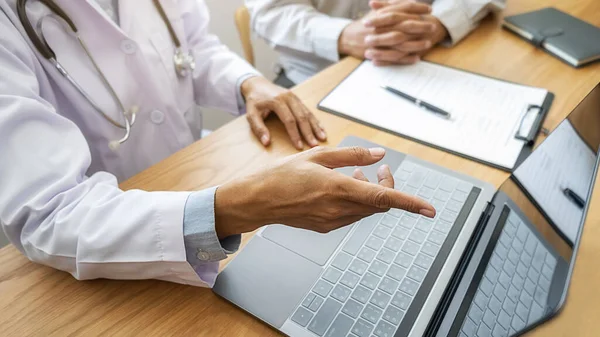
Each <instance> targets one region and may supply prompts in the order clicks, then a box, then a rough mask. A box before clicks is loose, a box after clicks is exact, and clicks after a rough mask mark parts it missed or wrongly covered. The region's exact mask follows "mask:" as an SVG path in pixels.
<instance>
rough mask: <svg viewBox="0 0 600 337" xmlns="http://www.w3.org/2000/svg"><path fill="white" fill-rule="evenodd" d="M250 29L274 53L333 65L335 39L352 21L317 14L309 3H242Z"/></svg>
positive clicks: (250, 0)
mask: <svg viewBox="0 0 600 337" xmlns="http://www.w3.org/2000/svg"><path fill="white" fill-rule="evenodd" d="M245 3H246V7H248V10H249V11H250V15H251V17H252V29H253V30H254V32H255V33H256V34H258V35H259V36H260V37H262V38H263V39H265V40H266V41H267V43H269V44H270V45H271V46H272V47H273V48H275V49H276V50H285V51H286V52H292V51H293V52H296V53H299V54H311V55H317V56H319V57H321V58H324V59H326V60H329V61H332V62H337V61H339V59H340V53H339V51H338V40H339V38H340V35H341V34H342V31H343V30H344V28H346V26H347V25H349V24H350V23H351V22H352V20H350V19H347V18H340V17H332V16H329V15H326V14H324V13H321V12H319V11H317V9H316V8H315V7H314V6H313V5H312V2H311V1H310V0H284V1H280V0H279V1H278V0H246V1H245Z"/></svg>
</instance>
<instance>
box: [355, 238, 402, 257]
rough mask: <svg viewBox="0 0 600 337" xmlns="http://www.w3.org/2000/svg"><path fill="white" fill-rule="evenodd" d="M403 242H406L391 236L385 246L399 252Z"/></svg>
mask: <svg viewBox="0 0 600 337" xmlns="http://www.w3.org/2000/svg"><path fill="white" fill-rule="evenodd" d="M403 243H404V242H402V241H400V240H398V239H396V238H394V237H389V238H388V239H387V241H386V242H385V244H384V245H383V246H384V247H385V248H387V249H390V250H392V251H394V252H398V251H399V250H400V248H402V244H403ZM359 254H360V253H359ZM368 262H371V261H368Z"/></svg>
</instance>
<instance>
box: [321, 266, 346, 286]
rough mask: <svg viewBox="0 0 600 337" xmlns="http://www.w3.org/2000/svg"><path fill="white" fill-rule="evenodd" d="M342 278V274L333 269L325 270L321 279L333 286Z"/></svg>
mask: <svg viewBox="0 0 600 337" xmlns="http://www.w3.org/2000/svg"><path fill="white" fill-rule="evenodd" d="M341 276H342V272H341V271H339V270H337V269H334V268H331V267H330V268H327V270H326V271H325V272H324V273H323V276H322V278H323V279H325V280H327V281H329V282H331V283H333V284H335V283H337V281H338V280H339V279H340V277H341Z"/></svg>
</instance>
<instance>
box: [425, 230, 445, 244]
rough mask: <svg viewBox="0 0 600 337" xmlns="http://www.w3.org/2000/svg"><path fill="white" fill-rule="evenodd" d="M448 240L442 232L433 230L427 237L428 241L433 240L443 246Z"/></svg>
mask: <svg viewBox="0 0 600 337" xmlns="http://www.w3.org/2000/svg"><path fill="white" fill-rule="evenodd" d="M445 240H446V235H445V234H444V233H442V232H438V231H431V233H429V236H428V237H427V241H431V242H433V243H435V244H437V245H439V246H441V245H442V244H443V243H444V241H445Z"/></svg>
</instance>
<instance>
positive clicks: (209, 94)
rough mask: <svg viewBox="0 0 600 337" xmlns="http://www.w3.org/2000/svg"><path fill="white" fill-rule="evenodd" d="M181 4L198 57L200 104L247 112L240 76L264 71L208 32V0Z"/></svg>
mask: <svg viewBox="0 0 600 337" xmlns="http://www.w3.org/2000/svg"><path fill="white" fill-rule="evenodd" d="M178 5H179V10H180V13H181V15H182V19H183V25H184V30H185V34H186V39H187V43H188V46H189V48H190V49H191V50H192V52H193V54H194V57H195V59H196V70H195V71H194V93H195V98H196V103H197V104H198V105H200V106H204V107H210V108H217V109H222V110H225V111H227V112H230V113H232V114H240V113H243V112H244V108H243V106H239V97H240V96H239V94H240V92H239V91H240V84H241V83H240V79H241V78H242V77H246V78H248V77H251V76H259V75H260V73H259V72H258V71H257V70H256V69H254V68H253V67H252V66H251V65H250V64H248V62H246V61H245V60H244V59H242V58H241V57H239V56H238V55H237V54H235V53H233V52H232V51H230V50H229V49H228V48H227V47H226V46H225V45H223V44H222V43H221V41H220V40H219V38H218V37H217V36H215V35H213V34H210V33H209V32H208V23H209V12H208V8H207V7H206V3H205V2H204V1H198V0H181V1H179V2H178ZM227 19H228V20H232V19H231V18H227Z"/></svg>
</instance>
